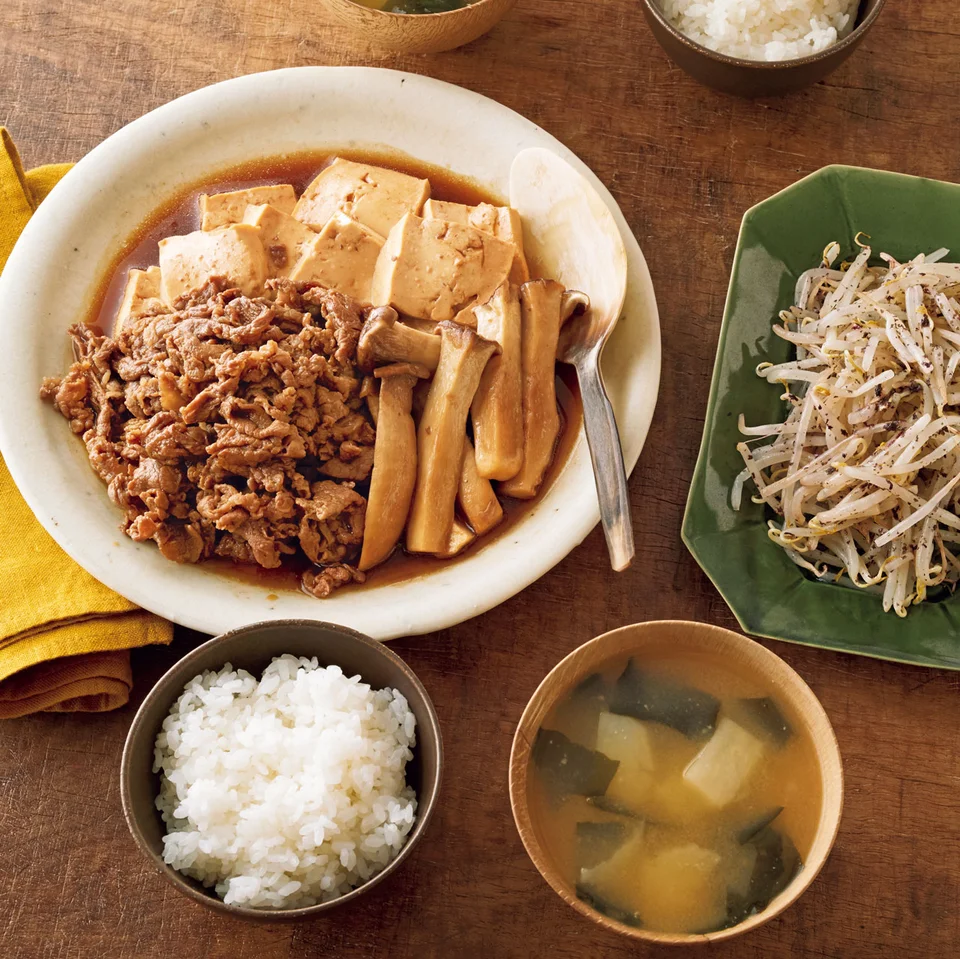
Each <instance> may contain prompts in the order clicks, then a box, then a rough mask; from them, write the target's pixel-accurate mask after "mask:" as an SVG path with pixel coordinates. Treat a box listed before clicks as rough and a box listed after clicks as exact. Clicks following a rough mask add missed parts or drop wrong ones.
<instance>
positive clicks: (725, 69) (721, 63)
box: [640, 0, 886, 97]
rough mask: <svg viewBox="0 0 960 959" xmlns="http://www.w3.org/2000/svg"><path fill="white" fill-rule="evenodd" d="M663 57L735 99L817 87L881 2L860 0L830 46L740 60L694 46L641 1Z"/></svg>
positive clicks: (650, 1) (653, 2) (649, 0)
mask: <svg viewBox="0 0 960 959" xmlns="http://www.w3.org/2000/svg"><path fill="white" fill-rule="evenodd" d="M640 2H641V3H642V4H643V12H644V15H645V16H646V18H647V23H649V24H650V29H651V30H652V31H653V35H654V36H655V37H656V38H657V41H658V42H659V43H660V46H661V47H663V49H664V50H665V51H666V53H667V56H669V57H670V59H671V60H673V62H674V63H676V64H677V66H679V67H680V68H681V69H683V70H685V71H686V72H687V73H689V74H690V76H692V77H693V78H694V79H695V80H699V81H700V83H703V84H705V85H706V86H708V87H713V89H714V90H720V91H721V92H722V93H732V94H734V95H736V96H740V97H772V96H779V95H780V94H783V93H793V92H794V91H796V90H800V89H802V88H803V87H808V86H811V85H813V84H814V83H818V82H819V81H820V80H822V79H823V78H824V77H825V76H826V75H827V74H828V73H832V72H833V71H834V70H836V68H837V67H839V66H840V64H841V63H843V61H844V60H846V59H847V57H849V56H850V54H851V53H853V51H854V50H856V48H857V47H858V46H859V45H860V42H861V41H862V40H863V38H864V37H865V36H866V33H867V31H868V30H869V29H870V28H871V27H872V26H873V25H874V23H876V22H877V17H879V16H880V11H881V10H882V9H883V5H884V3H885V2H886V0H862V2H861V4H860V10H859V13H858V15H857V25H856V27H855V28H854V30H853V31H852V32H851V33H850V34H849V35H848V36H847V37H845V38H844V39H843V40H841V41H840V42H839V43H838V44H836V45H835V46H832V47H829V48H828V49H826V50H821V51H820V53H815V54H813V55H812V56H809V57H801V58H799V59H797V60H782V61H777V62H767V61H765V60H740V59H738V58H736V57H728V56H724V55H723V54H722V53H715V52H714V51H713V50H708V49H707V48H706V47H703V46H700V44H699V43H694V42H693V41H692V40H691V39H689V37H687V36H686V35H685V34H683V33H681V32H680V31H679V30H678V29H677V28H676V27H675V26H674V25H673V24H672V23H670V21H669V20H667V18H666V17H665V16H664V15H663V13H662V11H661V8H660V0H640Z"/></svg>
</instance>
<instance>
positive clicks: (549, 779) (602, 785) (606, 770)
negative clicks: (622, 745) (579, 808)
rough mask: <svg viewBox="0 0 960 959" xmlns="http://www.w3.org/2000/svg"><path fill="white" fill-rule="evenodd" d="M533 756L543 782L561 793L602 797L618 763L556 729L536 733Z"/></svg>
mask: <svg viewBox="0 0 960 959" xmlns="http://www.w3.org/2000/svg"><path fill="white" fill-rule="evenodd" d="M532 755H533V761H534V763H535V764H536V767H537V769H538V770H540V775H541V777H542V778H543V781H544V784H545V785H546V786H547V788H548V789H549V790H550V791H551V792H553V793H554V794H556V795H560V796H570V795H575V796H602V795H603V794H604V793H605V792H606V791H607V787H608V786H609V785H610V780H611V779H613V777H614V776H615V775H616V772H617V767H618V766H619V765H620V763H619V762H617V761H616V760H615V759H609V758H608V757H606V756H604V755H603V753H598V752H597V751H596V750H594V749H587V747H586V746H581V745H580V744H579V743H574V742H571V741H570V740H569V739H567V737H566V736H564V735H563V733H561V732H558V731H557V730H555V729H541V730H540V731H539V732H538V733H537V738H536V740H535V741H534V743H533V751H532Z"/></svg>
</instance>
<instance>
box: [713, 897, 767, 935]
mask: <svg viewBox="0 0 960 959" xmlns="http://www.w3.org/2000/svg"><path fill="white" fill-rule="evenodd" d="M756 912H757V907H756V905H754V904H752V903H751V902H750V899H749V897H747V896H741V895H740V894H739V893H736V892H730V891H729V890H728V891H727V919H726V921H725V922H724V924H723V925H722V926H721V927H720V929H730V928H731V927H732V926H739V925H740V923H741V922H743V920H744V919H747V918H748V917H750V916H752V915H754V914H755V913H756ZM716 931H717V932H719V931H720V930H719V929H718V930H716Z"/></svg>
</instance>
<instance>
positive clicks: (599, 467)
mask: <svg viewBox="0 0 960 959" xmlns="http://www.w3.org/2000/svg"><path fill="white" fill-rule="evenodd" d="M575 365H576V369H577V379H578V380H579V381H580V396H581V397H582V399H583V426H584V429H585V430H586V433H587V445H588V446H589V447H590V459H591V460H592V462H593V475H594V477H595V479H596V482H597V498H598V499H599V501H600V522H601V523H602V524H603V535H604V536H605V537H606V539H607V550H608V551H609V553H610V564H611V566H613V568H614V571H615V572H618V573H619V572H621V571H622V570H625V569H626V568H627V567H628V566H629V565H630V562H631V561H632V559H633V556H634V553H635V552H636V551H635V549H634V545H633V525H632V523H631V520H630V494H629V491H628V489H627V472H626V470H625V469H624V466H623V451H622V450H621V448H620V433H619V431H618V430H617V420H616V418H615V417H614V415H613V407H612V406H611V405H610V399H609V398H608V396H607V391H606V390H605V389H604V386H603V379H602V378H601V376H600V350H599V349H595V350H591V351H590V352H589V353H585V354H581V356H580V357H579V358H578V359H577V361H576V363H575Z"/></svg>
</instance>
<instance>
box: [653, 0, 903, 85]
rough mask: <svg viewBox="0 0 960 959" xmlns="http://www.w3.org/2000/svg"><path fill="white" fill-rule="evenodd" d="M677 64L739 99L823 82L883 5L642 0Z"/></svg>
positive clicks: (844, 0)
mask: <svg viewBox="0 0 960 959" xmlns="http://www.w3.org/2000/svg"><path fill="white" fill-rule="evenodd" d="M641 3H642V4H643V12H644V15H645V16H646V18H647V23H649V25H650V29H651V30H652V31H653V35H654V36H655V37H656V38H657V41H658V42H659V44H660V46H662V47H663V49H664V50H665V51H666V53H667V55H668V56H669V57H670V59H671V60H673V61H674V63H676V64H677V66H679V67H680V68H681V69H683V70H685V71H686V72H687V73H689V74H690V76H692V77H693V78H694V79H695V80H698V81H699V82H700V83H703V84H705V85H706V86H708V87H712V88H713V89H715V90H720V91H721V92H723V93H731V94H734V95H736V96H742V97H767V96H778V95H780V94H784V93H792V92H794V91H796V90H800V89H802V88H803V87H807V86H811V85H812V84H814V83H818V82H819V81H820V80H822V79H823V78H824V77H825V76H827V74H829V73H831V72H832V71H833V70H835V69H836V68H837V67H838V66H840V64H841V63H843V61H844V60H846V59H847V57H849V56H850V54H851V53H853V51H854V50H855V49H856V48H857V47H858V46H859V45H860V43H861V41H862V40H863V38H864V36H866V33H867V31H868V30H869V29H870V28H871V27H872V26H873V25H874V23H876V21H877V17H879V16H880V11H881V10H882V9H883V5H884V3H885V0H641Z"/></svg>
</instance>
